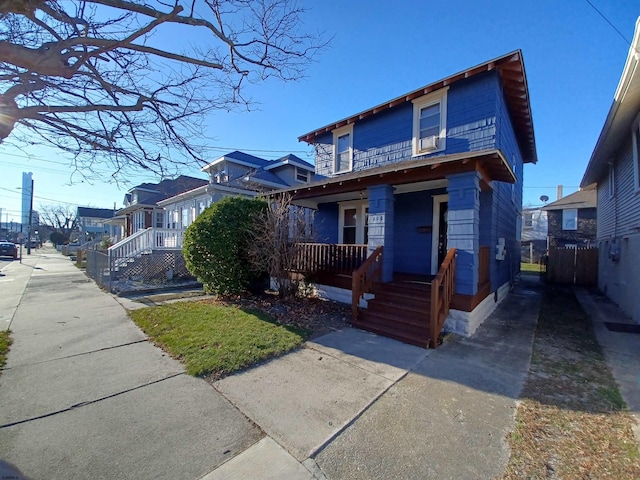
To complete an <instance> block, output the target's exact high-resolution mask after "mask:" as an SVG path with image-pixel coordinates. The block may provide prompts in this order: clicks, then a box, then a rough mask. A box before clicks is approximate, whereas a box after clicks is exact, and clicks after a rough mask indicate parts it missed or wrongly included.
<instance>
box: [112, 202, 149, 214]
mask: <svg viewBox="0 0 640 480" xmlns="http://www.w3.org/2000/svg"><path fill="white" fill-rule="evenodd" d="M156 207H157V205H156V204H152V203H136V204H134V205H129V206H128V207H124V208H121V209H120V210H118V211H117V212H116V216H117V215H126V214H128V213H131V212H135V211H136V210H149V209H153V208H156Z"/></svg>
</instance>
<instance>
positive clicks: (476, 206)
mask: <svg viewBox="0 0 640 480" xmlns="http://www.w3.org/2000/svg"><path fill="white" fill-rule="evenodd" d="M480 178H481V176H480V174H479V173H478V172H467V173H458V174H455V175H448V176H447V180H448V181H449V185H448V187H447V192H448V193H449V206H448V229H447V233H448V242H447V248H455V249H457V253H458V256H457V258H456V286H455V291H456V293H459V294H462V295H475V294H476V293H477V292H478V264H479V258H478V254H479V251H480Z"/></svg>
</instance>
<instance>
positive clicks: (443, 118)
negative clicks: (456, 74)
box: [412, 87, 449, 157]
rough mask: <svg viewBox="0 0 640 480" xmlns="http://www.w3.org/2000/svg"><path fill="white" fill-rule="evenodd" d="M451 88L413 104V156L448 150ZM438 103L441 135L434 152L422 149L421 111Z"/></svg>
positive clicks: (423, 97) (418, 99) (422, 98)
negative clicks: (448, 103) (449, 95)
mask: <svg viewBox="0 0 640 480" xmlns="http://www.w3.org/2000/svg"><path fill="white" fill-rule="evenodd" d="M448 90H449V87H445V88H441V89H440V90H437V91H435V92H432V93H430V94H428V95H424V96H422V97H419V98H416V99H414V100H413V101H412V102H413V137H412V151H413V156H414V157H416V156H419V155H428V154H430V153H435V152H441V151H442V150H444V149H445V148H447V91H448ZM436 103H439V104H440V134H439V135H438V148H435V149H433V150H421V149H420V111H421V110H422V109H423V108H425V107H430V106H432V105H435V104H436Z"/></svg>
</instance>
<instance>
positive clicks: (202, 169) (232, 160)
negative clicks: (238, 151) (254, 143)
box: [200, 156, 260, 172]
mask: <svg viewBox="0 0 640 480" xmlns="http://www.w3.org/2000/svg"><path fill="white" fill-rule="evenodd" d="M225 160H226V161H227V162H229V163H235V164H236V165H242V166H243V167H251V168H260V165H256V164H255V163H250V162H243V161H242V160H237V159H235V158H232V157H224V156H223V157H220V158H219V159H217V160H214V161H213V162H211V163H210V164H208V165H205V166H204V167H202V168H201V169H200V170H201V171H203V172H204V171H208V170H210V169H211V167H213V166H214V165H217V164H218V163H221V162H224V161H225Z"/></svg>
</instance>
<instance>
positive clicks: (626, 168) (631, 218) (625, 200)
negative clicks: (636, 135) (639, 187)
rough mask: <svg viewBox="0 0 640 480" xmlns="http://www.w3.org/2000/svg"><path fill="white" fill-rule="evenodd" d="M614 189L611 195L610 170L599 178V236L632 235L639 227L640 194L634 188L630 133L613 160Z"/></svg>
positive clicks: (601, 238) (599, 238)
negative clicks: (614, 192)
mask: <svg viewBox="0 0 640 480" xmlns="http://www.w3.org/2000/svg"><path fill="white" fill-rule="evenodd" d="M614 169H615V173H614V177H615V182H616V185H615V191H616V194H615V196H614V197H613V198H609V174H608V173H607V175H606V176H604V177H603V178H602V180H601V181H599V182H598V234H597V235H598V240H603V239H607V238H615V237H620V236H625V235H630V234H634V233H637V232H638V228H640V194H637V193H636V192H635V191H634V185H633V182H634V176H633V150H632V145H631V135H629V136H627V137H625V140H624V142H623V145H622V148H621V150H620V155H619V156H618V158H616V159H615V160H614Z"/></svg>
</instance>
